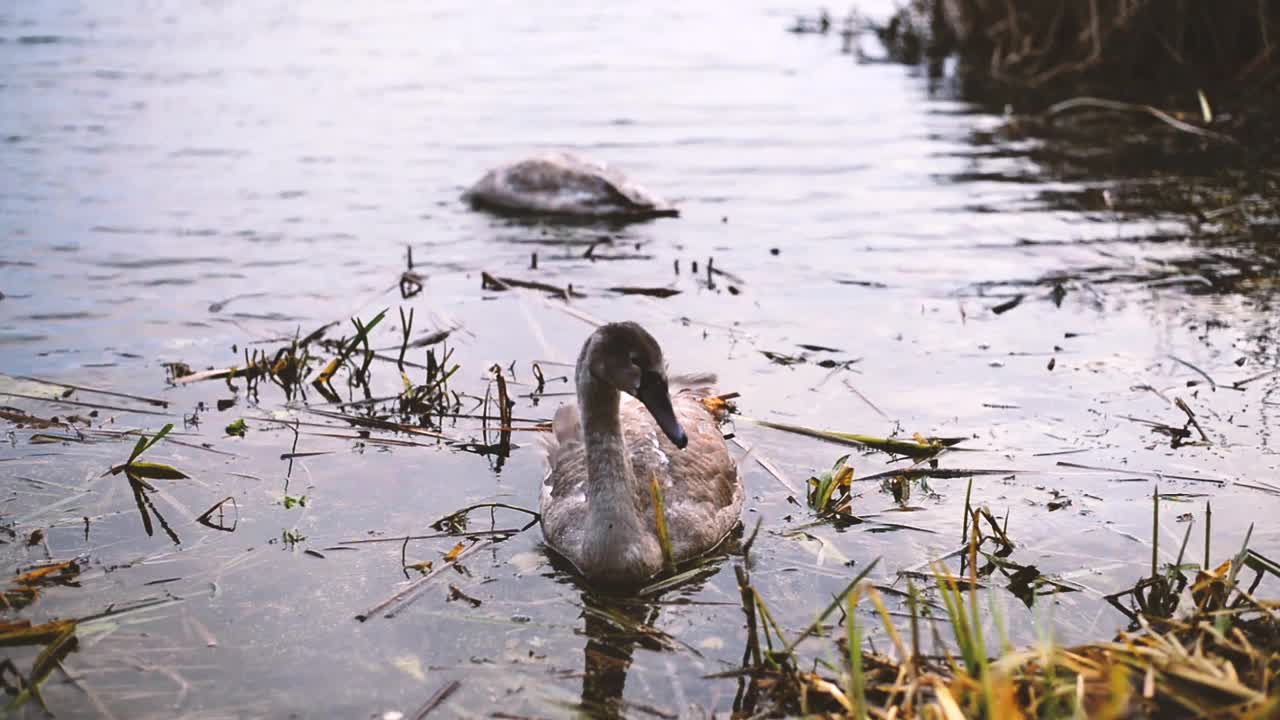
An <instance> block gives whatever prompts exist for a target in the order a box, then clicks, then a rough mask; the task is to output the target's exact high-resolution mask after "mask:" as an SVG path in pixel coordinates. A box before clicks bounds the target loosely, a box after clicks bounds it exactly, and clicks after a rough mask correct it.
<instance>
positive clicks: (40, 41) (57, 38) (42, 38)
mask: <svg viewBox="0 0 1280 720" xmlns="http://www.w3.org/2000/svg"><path fill="white" fill-rule="evenodd" d="M17 40H18V44H19V45H58V44H61V43H72V44H76V43H79V42H80V41H79V40H77V39H76V38H72V37H67V36H65V35H19V36H18V38H17Z"/></svg>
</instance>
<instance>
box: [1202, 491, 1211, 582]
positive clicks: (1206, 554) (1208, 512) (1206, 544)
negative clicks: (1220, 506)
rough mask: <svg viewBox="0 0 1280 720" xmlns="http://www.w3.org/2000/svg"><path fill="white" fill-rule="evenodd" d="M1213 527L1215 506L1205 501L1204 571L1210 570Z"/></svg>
mask: <svg viewBox="0 0 1280 720" xmlns="http://www.w3.org/2000/svg"><path fill="white" fill-rule="evenodd" d="M1212 526H1213V506H1212V505H1210V503H1209V501H1208V500H1205V501H1204V569H1205V570H1208V569H1209V529H1210V528H1211V527H1212Z"/></svg>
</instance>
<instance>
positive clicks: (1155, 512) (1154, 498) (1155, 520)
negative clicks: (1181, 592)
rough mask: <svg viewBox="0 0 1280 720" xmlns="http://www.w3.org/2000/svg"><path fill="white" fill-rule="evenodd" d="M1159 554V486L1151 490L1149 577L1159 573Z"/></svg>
mask: <svg viewBox="0 0 1280 720" xmlns="http://www.w3.org/2000/svg"><path fill="white" fill-rule="evenodd" d="M1159 556H1160V486H1159V485H1156V486H1155V487H1154V488H1153V489H1152V491H1151V578H1152V579H1155V578H1156V577H1157V576H1158V575H1159V574H1160V568H1159V566H1158V565H1157V562H1158V560H1159Z"/></svg>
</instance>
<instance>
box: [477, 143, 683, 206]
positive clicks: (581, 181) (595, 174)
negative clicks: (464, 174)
mask: <svg viewBox="0 0 1280 720" xmlns="http://www.w3.org/2000/svg"><path fill="white" fill-rule="evenodd" d="M462 199H463V200H465V201H467V202H469V203H471V205H472V207H476V208H482V209H485V210H494V211H497V212H506V213H533V214H540V215H564V216H574V217H593V218H631V219H640V218H650V217H675V216H677V215H679V214H680V211H679V210H676V209H675V208H674V207H672V206H671V205H670V204H668V203H667V202H666V201H665V200H663V199H662V198H659V197H657V196H656V195H653V194H651V193H650V192H649V191H647V190H645V189H644V188H642V187H640V186H639V185H636V184H635V183H633V182H631V181H630V180H628V179H627V178H626V176H625V175H623V174H622V173H620V172H618V171H617V170H614V169H612V168H610V167H608V166H606V165H604V164H603V163H597V162H594V161H591V160H587V159H586V158H581V157H578V156H577V155H571V154H569V153H550V154H547V155H539V156H538V157H534V158H530V159H528V160H521V161H520V162H518V163H515V164H514V165H506V166H503V167H500V168H497V169H496V170H490V171H489V172H488V173H486V174H485V176H484V177H482V178H480V181H479V182H477V183H476V184H475V185H472V186H471V188H470V189H469V190H467V191H466V192H465V193H463V195H462Z"/></svg>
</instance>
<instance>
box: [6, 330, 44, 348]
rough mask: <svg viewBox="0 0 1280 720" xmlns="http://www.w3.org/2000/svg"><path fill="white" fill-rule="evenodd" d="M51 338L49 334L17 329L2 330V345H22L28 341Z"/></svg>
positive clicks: (39, 341) (42, 340) (40, 341)
mask: <svg viewBox="0 0 1280 720" xmlns="http://www.w3.org/2000/svg"><path fill="white" fill-rule="evenodd" d="M48 339H49V336H48V335H34V334H31V333H21V332H17V331H9V330H0V345H20V344H26V343H42V342H45V341H47V340H48Z"/></svg>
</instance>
